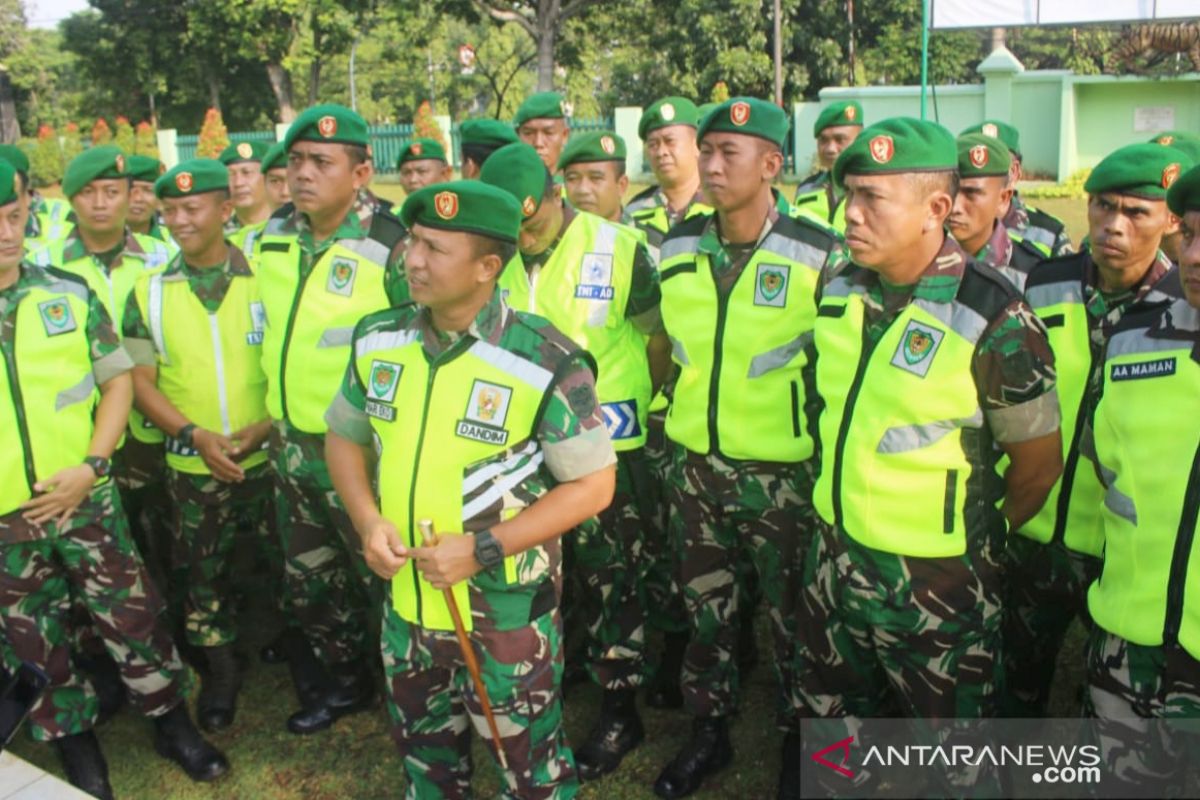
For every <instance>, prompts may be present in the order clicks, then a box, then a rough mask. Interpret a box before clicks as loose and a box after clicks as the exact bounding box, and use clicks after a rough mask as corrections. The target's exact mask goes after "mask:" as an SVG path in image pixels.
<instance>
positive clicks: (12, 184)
mask: <svg viewBox="0 0 1200 800" xmlns="http://www.w3.org/2000/svg"><path fill="white" fill-rule="evenodd" d="M20 184H21V179H20V178H18V177H17V170H16V167H14V166H13V165H12V163H11V162H10V161H9V160H8V159H7V158H0V206H6V205H8V204H9V203H15V202H17V198H18V197H19V196H20Z"/></svg>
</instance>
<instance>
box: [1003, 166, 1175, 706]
mask: <svg viewBox="0 0 1200 800" xmlns="http://www.w3.org/2000/svg"><path fill="white" fill-rule="evenodd" d="M1185 166H1187V164H1186V156H1184V155H1183V154H1182V153H1180V152H1179V151H1177V150H1175V149H1174V148H1171V147H1164V146H1162V145H1159V144H1150V143H1146V144H1135V145H1129V146H1128V147H1122V148H1120V149H1118V150H1116V151H1114V152H1112V153H1110V154H1109V155H1108V156H1106V157H1105V158H1104V159H1103V160H1102V161H1101V162H1100V163H1099V164H1097V165H1096V167H1095V168H1094V169H1093V170H1092V173H1091V175H1090V176H1088V179H1087V182H1086V183H1084V185H1083V188H1084V191H1086V192H1087V193H1088V206H1087V209H1088V241H1089V244H1088V247H1087V249H1086V250H1084V251H1082V252H1080V253H1075V254H1071V255H1067V256H1061V257H1059V258H1053V259H1050V260H1047V261H1044V262H1043V263H1041V264H1039V265H1038V266H1037V267H1035V268H1034V270H1033V272H1031V273H1030V275H1029V278H1028V280H1027V281H1026V283H1025V295H1026V297H1028V298H1029V304H1030V305H1031V306H1032V307H1033V310H1034V311H1035V312H1037V315H1038V316H1039V317H1040V318H1041V320H1042V321H1043V322H1044V323H1045V325H1046V329H1047V331H1048V334H1049V337H1050V344H1051V346H1053V348H1054V354H1055V358H1056V360H1057V364H1058V397H1059V404H1060V406H1061V408H1062V417H1063V426H1062V427H1063V441H1062V459H1063V462H1064V464H1065V468H1064V470H1063V475H1062V478H1061V480H1059V481H1058V482H1057V483H1056V484H1055V485H1054V487H1053V490H1052V491H1051V493H1050V495H1049V497H1048V499H1047V500H1046V503H1045V505H1044V506H1043V507H1042V509H1041V511H1039V512H1038V514H1037V516H1035V517H1034V518H1032V519H1030V520H1028V521H1027V522H1026V523H1025V524H1023V525H1013V526H1012V535H1010V536H1009V537H1008V548H1007V551H1006V560H1007V562H1008V563H1007V564H1006V569H1007V570H1008V574H1009V593H1008V595H1007V596H1006V597H1005V606H1004V644H1005V659H1004V663H1005V673H1006V683H1007V686H1008V690H1007V692H1006V697H1005V705H1004V708H1003V711H1004V714H1005V716H1028V717H1044V716H1045V715H1046V708H1047V703H1048V701H1049V698H1050V687H1051V684H1052V682H1053V679H1054V669H1055V663H1056V661H1057V658H1058V652H1059V649H1060V648H1061V646H1062V642H1063V636H1064V634H1065V633H1066V631H1067V628H1068V627H1069V626H1070V624H1071V622H1072V620H1074V619H1075V617H1076V616H1079V617H1080V618H1081V619H1083V620H1084V621H1085V623H1086V621H1087V620H1088V615H1087V610H1086V606H1085V603H1086V593H1087V587H1088V585H1089V584H1091V583H1092V581H1093V580H1095V579H1096V577H1097V576H1098V575H1099V574H1100V567H1101V560H1102V557H1103V554H1104V531H1103V526H1102V524H1101V521H1100V513H1101V507H1102V506H1103V504H1104V488H1103V486H1102V485H1101V483H1100V479H1099V477H1098V476H1097V473H1096V468H1095V463H1094V461H1093V460H1092V459H1091V458H1090V457H1089V455H1088V454H1087V452H1086V451H1085V450H1084V449H1081V444H1082V441H1083V431H1084V428H1085V427H1086V423H1087V420H1088V419H1089V418H1090V417H1091V414H1092V412H1093V411H1094V409H1095V403H1096V401H1097V400H1098V398H1099V391H1100V386H1101V377H1102V376H1101V374H1100V370H1099V369H1098V365H1099V364H1100V362H1101V361H1102V358H1103V353H1104V348H1105V345H1106V343H1107V342H1108V340H1109V337H1111V336H1112V333H1113V331H1114V329H1115V328H1116V327H1117V325H1118V324H1120V322H1121V320H1122V319H1123V318H1124V317H1125V316H1127V315H1129V314H1130V313H1132V312H1133V311H1134V310H1135V309H1142V308H1145V307H1149V306H1161V305H1163V304H1166V303H1170V302H1171V301H1172V300H1175V299H1177V298H1178V297H1179V283H1178V278H1177V274H1176V272H1175V270H1174V269H1173V268H1172V264H1171V262H1170V261H1169V260H1168V259H1167V257H1166V256H1165V255H1163V253H1162V252H1161V251H1160V245H1161V243H1162V237H1163V234H1164V232H1166V230H1167V228H1168V226H1169V225H1170V213H1169V210H1168V208H1167V204H1166V194H1167V187H1169V186H1170V185H1171V183H1172V182H1173V181H1174V180H1175V179H1176V178H1177V177H1178V176H1179V174H1180V172H1181V171H1182V170H1183V168H1184V167H1185Z"/></svg>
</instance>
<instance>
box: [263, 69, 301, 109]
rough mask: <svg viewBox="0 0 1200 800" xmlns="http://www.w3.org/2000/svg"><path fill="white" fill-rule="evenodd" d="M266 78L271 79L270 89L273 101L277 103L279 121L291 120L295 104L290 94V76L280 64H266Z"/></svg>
mask: <svg viewBox="0 0 1200 800" xmlns="http://www.w3.org/2000/svg"><path fill="white" fill-rule="evenodd" d="M267 78H268V79H269V80H270V81H271V91H273V92H275V102H276V103H278V104H279V121H280V122H285V123H286V122H291V121H293V120H294V119H296V104H295V100H294V99H293V96H292V76H291V75H289V74H288V71H287V70H286V69H284V68H283V65H282V64H267Z"/></svg>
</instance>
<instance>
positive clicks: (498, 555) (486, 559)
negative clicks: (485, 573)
mask: <svg viewBox="0 0 1200 800" xmlns="http://www.w3.org/2000/svg"><path fill="white" fill-rule="evenodd" d="M475 560H476V561H478V562H479V566H481V567H483V568H484V569H491V568H492V567H495V566H497V565H499V564H501V563H503V562H504V547H503V546H502V545H501V544H500V542H498V541H497V540H496V537H495V536H492V532H491V531H489V530H483V531H480V532H479V533H477V534H475Z"/></svg>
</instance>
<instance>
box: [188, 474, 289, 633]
mask: <svg viewBox="0 0 1200 800" xmlns="http://www.w3.org/2000/svg"><path fill="white" fill-rule="evenodd" d="M167 492H168V493H169V494H170V496H171V504H172V508H173V516H174V525H172V545H171V567H172V572H173V576H172V584H173V585H174V584H179V585H180V586H181V588H182V589H183V595H184V597H185V600H184V606H183V607H184V629H185V631H186V632H187V640H188V642H189V643H190V644H193V645H195V646H197V647H218V646H220V645H225V644H231V643H232V642H234V641H235V640H236V639H237V625H236V622H235V619H234V618H235V613H236V600H235V598H234V596H233V582H232V574H233V560H234V544H235V542H236V539H237V531H238V524H239V522H240V521H242V520H243V519H246V520H249V521H252V522H253V523H257V522H258V521H260V520H262V519H264V518H265V517H266V516H267V514H268V513H270V503H271V499H272V495H271V492H272V486H271V475H270V466H269V465H267V464H260V465H259V466H257V467H253V468H251V469H249V470H247V471H246V477H245V480H243V481H242V482H240V483H225V482H223V481H219V480H217V479H216V478H214V477H213V476H212V475H193V474H189V473H186V472H179V471H177V470H168V472H167Z"/></svg>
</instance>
